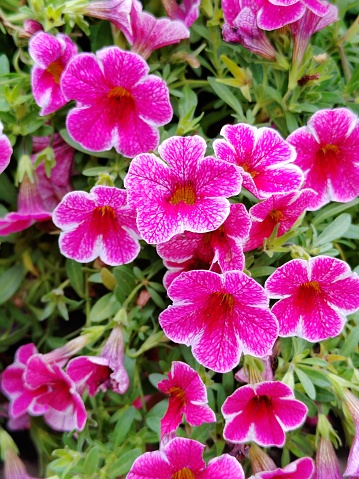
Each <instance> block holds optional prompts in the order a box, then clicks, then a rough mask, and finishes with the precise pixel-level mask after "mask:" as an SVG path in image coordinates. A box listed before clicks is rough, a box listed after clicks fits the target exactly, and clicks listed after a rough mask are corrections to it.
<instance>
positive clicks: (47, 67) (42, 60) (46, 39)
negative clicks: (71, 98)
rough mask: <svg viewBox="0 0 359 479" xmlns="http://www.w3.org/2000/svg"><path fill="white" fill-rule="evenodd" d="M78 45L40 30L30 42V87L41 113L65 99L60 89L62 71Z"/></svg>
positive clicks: (46, 111) (57, 106)
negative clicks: (32, 65)
mask: <svg viewBox="0 0 359 479" xmlns="http://www.w3.org/2000/svg"><path fill="white" fill-rule="evenodd" d="M76 53H77V46H76V45H75V43H74V42H73V41H72V40H71V39H70V38H69V37H68V36H67V35H62V34H58V35H57V36H56V37H54V36H52V35H50V34H49V33H45V32H43V31H39V32H38V33H36V34H35V35H34V36H33V37H32V38H31V39H30V41H29V54H30V56H31V58H32V59H33V60H34V62H35V65H34V67H33V69H32V71H31V86H32V93H33V95H34V98H35V101H36V103H37V104H38V105H39V106H40V107H41V111H40V115H42V116H44V115H48V114H49V113H53V112H54V111H56V110H58V109H59V108H61V107H63V106H64V105H65V104H66V103H67V100H66V98H65V97H64V95H63V93H62V91H61V88H60V79H61V77H62V74H63V71H64V69H65V67H66V65H67V64H68V62H69V61H70V60H71V58H72V57H73V56H74V55H76Z"/></svg>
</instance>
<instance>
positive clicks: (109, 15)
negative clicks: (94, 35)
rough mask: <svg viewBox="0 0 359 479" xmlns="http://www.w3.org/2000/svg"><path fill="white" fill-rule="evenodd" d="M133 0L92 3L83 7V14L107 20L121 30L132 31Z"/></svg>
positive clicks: (107, 0)
mask: <svg viewBox="0 0 359 479" xmlns="http://www.w3.org/2000/svg"><path fill="white" fill-rule="evenodd" d="M131 6H132V0H105V1H101V0H99V1H90V2H88V3H87V4H86V5H85V6H84V7H83V10H82V11H83V14H84V15H87V16H89V17H94V18H100V19H101V20H107V21H109V22H111V23H113V24H114V25H116V27H117V28H119V29H120V30H122V29H124V30H125V31H130V30H131V24H130V12H131Z"/></svg>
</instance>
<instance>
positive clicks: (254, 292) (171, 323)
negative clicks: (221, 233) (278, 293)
mask: <svg viewBox="0 0 359 479" xmlns="http://www.w3.org/2000/svg"><path fill="white" fill-rule="evenodd" d="M167 294H168V296H169V297H170V298H171V299H172V300H173V306H169V307H168V308H167V309H166V310H165V311H163V312H162V313H161V314H160V316H159V322H160V325H161V327H162V328H163V330H164V332H165V334H166V335H167V336H168V337H169V339H171V340H172V341H174V342H176V343H180V344H186V345H187V346H192V354H193V355H194V357H195V358H196V359H197V361H198V362H199V363H200V364H202V365H203V366H205V367H207V368H210V369H212V370H213V371H217V372H221V373H224V372H228V371H230V370H231V369H233V368H234V367H235V366H237V364H238V363H239V359H240V356H241V354H242V352H243V353H244V354H252V355H253V356H257V357H258V356H259V357H262V356H265V355H267V354H270V352H271V350H272V346H273V344H274V342H275V340H276V339H277V335H278V324H277V321H276V319H275V317H274V315H273V314H272V313H271V312H270V310H269V300H268V297H267V295H266V293H265V291H264V289H263V287H262V286H261V285H260V284H258V283H257V282H256V281H255V280H254V279H252V278H250V277H249V276H247V275H246V274H244V273H242V272H240V271H229V272H226V273H224V274H223V275H220V274H217V273H214V272H212V271H189V272H185V273H182V274H181V275H180V276H179V277H178V278H176V279H175V280H174V281H173V282H172V284H171V286H170V287H169V289H168V291H167Z"/></svg>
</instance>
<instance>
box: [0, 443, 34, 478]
mask: <svg viewBox="0 0 359 479" xmlns="http://www.w3.org/2000/svg"><path fill="white" fill-rule="evenodd" d="M3 456H4V479H37V478H36V477H33V476H30V475H29V474H28V473H27V471H26V467H25V464H24V463H23V462H22V460H21V459H20V458H19V456H18V455H17V454H16V452H15V451H14V450H13V449H10V448H9V449H7V450H6V451H4V452H3Z"/></svg>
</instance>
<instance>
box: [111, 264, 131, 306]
mask: <svg viewBox="0 0 359 479" xmlns="http://www.w3.org/2000/svg"><path fill="white" fill-rule="evenodd" d="M112 274H113V275H114V277H115V278H116V280H117V283H118V286H116V288H115V294H116V298H117V300H118V301H120V303H123V302H124V301H125V300H126V299H127V298H128V296H129V295H130V294H131V293H132V291H133V290H134V288H135V287H136V284H137V282H136V277H135V275H134V274H133V271H132V269H131V268H129V267H128V266H125V265H123V266H117V267H116V268H113V270H112Z"/></svg>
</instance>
